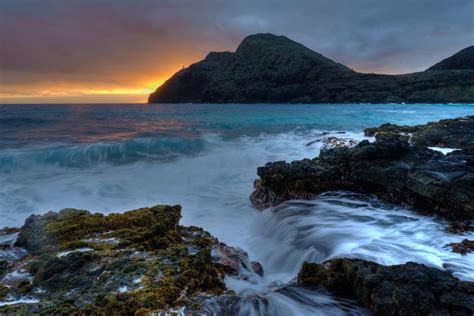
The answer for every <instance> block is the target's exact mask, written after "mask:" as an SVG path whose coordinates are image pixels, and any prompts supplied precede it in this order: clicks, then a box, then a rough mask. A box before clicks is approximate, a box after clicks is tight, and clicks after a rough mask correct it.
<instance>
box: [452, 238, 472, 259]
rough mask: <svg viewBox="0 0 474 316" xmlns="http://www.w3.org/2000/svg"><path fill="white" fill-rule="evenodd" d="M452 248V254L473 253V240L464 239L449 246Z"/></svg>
mask: <svg viewBox="0 0 474 316" xmlns="http://www.w3.org/2000/svg"><path fill="white" fill-rule="evenodd" d="M449 245H450V246H451V248H453V252H457V253H460V254H462V255H466V254H467V253H468V252H471V251H474V240H469V239H464V240H463V241H461V242H455V243H451V244H449Z"/></svg>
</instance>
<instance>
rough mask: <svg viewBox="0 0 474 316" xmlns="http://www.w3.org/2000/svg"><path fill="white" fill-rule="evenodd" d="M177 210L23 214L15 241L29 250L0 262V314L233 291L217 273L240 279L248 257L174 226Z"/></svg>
mask: <svg viewBox="0 0 474 316" xmlns="http://www.w3.org/2000/svg"><path fill="white" fill-rule="evenodd" d="M180 210H181V207H180V206H179V205H176V206H165V205H158V206H154V207H150V208H142V209H138V210H133V211H129V212H125V213H123V214H110V215H107V216H105V215H103V214H92V213H89V212H87V211H83V210H74V209H66V210H63V211H61V212H59V213H54V212H50V213H47V214H45V215H32V216H30V217H29V218H28V219H27V220H26V221H25V224H24V226H23V227H22V228H21V230H20V232H19V235H18V238H17V240H16V243H15V246H16V247H24V249H26V250H27V251H28V252H29V254H30V255H29V256H28V257H26V258H23V259H21V260H16V261H11V262H7V261H0V313H2V314H3V313H5V314H20V315H21V314H23V315H30V314H32V313H33V314H63V315H64V314H78V315H79V314H114V313H115V314H123V315H125V314H132V315H133V314H138V315H146V314H149V313H151V312H160V311H163V310H171V309H173V308H178V307H179V308H184V307H187V306H188V305H192V308H193V309H199V308H200V307H199V306H196V304H198V303H199V302H204V301H202V300H199V299H198V298H200V297H218V296H219V295H223V294H226V295H227V296H229V297H232V296H234V295H235V294H234V293H233V292H232V291H228V290H227V289H226V287H225V284H224V277H225V276H226V275H232V276H233V277H237V278H245V277H246V276H245V275H243V274H241V271H244V270H245V269H241V267H242V265H244V264H247V265H248V266H249V267H250V268H253V267H254V264H252V262H251V261H249V259H248V257H247V254H246V253H245V252H243V251H242V250H240V249H234V248H232V247H229V246H227V245H225V244H222V243H219V241H218V240H217V239H216V238H214V237H213V236H211V235H210V234H209V233H208V232H206V231H204V230H202V229H201V228H198V227H193V226H191V227H184V226H180V225H179V219H180V218H181V212H180ZM257 268H258V265H255V269H256V270H257ZM262 273H263V272H262Z"/></svg>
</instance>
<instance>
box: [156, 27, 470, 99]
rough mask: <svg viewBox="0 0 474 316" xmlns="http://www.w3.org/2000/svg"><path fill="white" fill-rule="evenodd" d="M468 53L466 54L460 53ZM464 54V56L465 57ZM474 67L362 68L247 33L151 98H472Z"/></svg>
mask: <svg viewBox="0 0 474 316" xmlns="http://www.w3.org/2000/svg"><path fill="white" fill-rule="evenodd" d="M462 56H464V55H462ZM462 56H461V57H462ZM473 87H474V69H472V68H470V69H467V70H442V71H426V72H419V73H413V74H408V75H395V76H394V75H378V74H362V73H358V72H355V71H352V70H351V69H349V68H347V67H346V66H344V65H342V64H339V63H336V62H334V61H332V60H330V59H328V58H326V57H324V56H322V55H321V54H319V53H316V52H314V51H312V50H310V49H309V48H307V47H305V46H303V45H301V44H299V43H296V42H294V41H292V40H290V39H288V38H286V37H285V36H275V35H272V34H256V35H251V36H248V37H246V38H245V39H244V40H243V41H242V43H241V44H240V45H239V47H238V48H237V50H236V51H235V53H231V52H221V53H216V52H211V53H209V55H208V56H207V57H206V58H205V59H204V60H202V61H200V62H198V63H195V64H193V65H191V66H189V67H188V68H186V69H183V70H180V71H179V72H177V73H176V74H175V75H173V76H172V77H171V78H170V79H169V80H167V81H166V82H165V83H164V84H163V85H161V86H160V87H158V88H157V89H156V91H155V92H153V93H152V94H151V95H150V96H149V99H148V102H149V103H187V102H195V103H350V102H368V103H391V102H398V103H400V102H412V103H413V102H431V103H435V102H465V103H469V102H474V89H473Z"/></svg>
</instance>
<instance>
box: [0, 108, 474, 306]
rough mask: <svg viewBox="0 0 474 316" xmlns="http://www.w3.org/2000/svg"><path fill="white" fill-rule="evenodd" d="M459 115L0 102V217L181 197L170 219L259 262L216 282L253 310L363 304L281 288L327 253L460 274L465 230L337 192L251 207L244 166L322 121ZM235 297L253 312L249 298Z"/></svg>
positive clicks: (250, 176) (350, 134) (294, 155)
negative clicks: (242, 276) (251, 270)
mask: <svg viewBox="0 0 474 316" xmlns="http://www.w3.org/2000/svg"><path fill="white" fill-rule="evenodd" d="M464 115H474V105H458V104H453V105H441V104H440V105H427V104H406V105H405V104H404V105H401V104H385V105H381V104H380V105H377V104H370V105H369V104H344V105H342V104H341V105H324V104H320V105H309V104H308V105H306V104H305V105H303V104H293V105H290V104H252V105H250V104H248V105H246V104H163V105H138V104H117V105H104V104H97V105H92V104H87V105H80V104H78V105H45V104H42V105H0V227H2V226H19V225H21V224H22V223H23V222H24V220H25V218H27V217H28V216H29V215H31V214H39V213H44V212H47V211H49V210H53V211H58V210H60V209H63V208H79V209H87V210H90V211H94V212H103V213H110V212H122V211H126V210H130V209H134V208H139V207H144V206H151V205H155V204H181V205H182V206H183V210H182V213H183V218H182V220H181V223H182V224H183V225H195V226H201V227H203V228H205V229H206V230H208V231H209V232H211V233H212V234H213V235H214V236H216V237H217V238H219V240H220V241H222V242H225V243H227V244H229V245H232V246H237V247H240V248H242V249H244V250H245V251H246V252H248V254H249V257H250V259H251V260H257V261H259V262H261V263H262V265H263V268H264V271H265V276H264V277H263V278H259V279H255V280H246V281H243V280H240V281H238V280H234V279H229V280H227V285H228V287H229V288H232V289H234V290H235V291H236V292H237V293H239V294H241V295H242V296H243V297H247V296H248V297H251V296H253V297H255V296H257V297H259V298H265V300H266V301H267V302H269V303H268V306H267V308H269V310H265V311H263V312H270V313H271V312H272V311H278V313H282V314H285V312H286V313H287V315H288V313H289V314H308V313H313V314H318V313H319V314H325V313H326V314H327V313H331V314H347V313H352V314H364V311H363V310H359V309H356V308H355V307H351V306H352V305H351V304H350V303H347V302H335V301H334V300H333V299H332V298H331V297H330V296H328V295H327V294H324V293H319V292H311V291H308V290H302V289H299V288H292V289H290V290H289V289H288V288H286V289H285V290H283V288H284V286H285V284H287V283H288V282H291V281H292V280H293V279H294V277H295V276H296V274H297V272H298V270H299V268H300V266H301V264H302V263H303V262H304V261H306V260H308V261H313V262H322V261H324V260H328V259H331V258H336V257H351V258H362V259H367V260H372V261H376V262H379V263H382V264H397V263H404V262H407V261H415V262H419V263H424V264H426V265H429V266H434V267H438V268H441V269H446V270H449V271H452V272H453V273H454V275H456V276H457V277H459V278H461V279H464V280H471V281H473V280H474V254H469V255H466V256H461V255H459V254H455V253H452V252H451V251H450V249H449V247H447V246H446V244H448V243H450V242H459V241H461V240H462V239H464V238H470V239H474V234H471V235H462V236H461V235H455V234H448V233H447V232H446V231H445V226H446V223H445V222H444V221H443V220H442V219H438V218H434V217H426V216H421V215H418V214H416V213H414V212H413V211H411V210H410V209H406V208H404V207H401V206H396V205H391V204H387V203H384V202H382V201H380V200H378V199H377V198H375V197H373V196H366V195H360V194H354V193H349V192H328V193H325V194H323V195H321V196H319V197H318V198H317V199H315V200H308V201H289V202H287V203H284V204H283V205H282V206H281V207H279V208H277V209H267V210H263V211H258V210H256V209H254V208H253V207H252V205H251V204H250V201H249V195H250V193H251V192H252V190H253V180H254V179H255V178H256V177H257V175H256V170H257V167H258V166H261V165H264V164H265V163H266V162H268V161H277V160H287V161H291V160H296V159H302V158H305V157H308V158H313V157H316V156H317V155H318V154H319V151H320V149H321V146H323V144H322V143H321V142H314V141H315V140H320V139H323V138H324V137H326V136H327V134H328V133H329V135H334V136H337V137H343V138H352V139H355V140H361V139H364V138H365V137H364V135H363V129H364V128H366V127H375V126H378V125H380V124H383V123H396V124H407V125H413V124H421V123H426V122H428V121H437V120H439V119H445V118H453V117H459V116H464ZM296 297H300V299H297V298H296ZM347 304H348V305H347ZM271 308H273V309H274V310H272V309H271ZM242 310H247V311H249V313H250V314H252V313H254V314H262V311H261V310H255V306H254V304H253V303H251V302H250V301H249V303H248V305H247V306H245V308H243V309H242Z"/></svg>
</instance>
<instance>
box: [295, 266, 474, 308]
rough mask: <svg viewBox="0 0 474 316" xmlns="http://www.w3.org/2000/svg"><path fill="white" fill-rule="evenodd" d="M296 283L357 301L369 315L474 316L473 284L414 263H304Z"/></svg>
mask: <svg viewBox="0 0 474 316" xmlns="http://www.w3.org/2000/svg"><path fill="white" fill-rule="evenodd" d="M298 284H299V285H301V286H305V287H317V286H324V287H325V288H326V289H327V290H328V291H330V292H331V293H333V294H334V295H337V296H340V297H347V298H352V299H357V300H358V301H359V302H360V303H361V304H362V305H364V306H365V307H367V308H368V309H369V310H370V312H371V313H372V314H373V315H380V316H383V315H466V316H467V315H472V313H473V311H474V283H472V282H462V281H460V280H458V279H457V278H455V277H453V276H451V275H450V274H449V273H447V272H444V271H441V270H439V269H434V268H430V267H427V266H424V265H421V264H417V263H414V262H408V263H405V264H402V265H394V266H382V265H379V264H376V263H374V262H368V261H365V260H357V259H334V260H331V261H328V262H325V263H323V264H316V263H304V264H303V267H302V268H301V270H300V273H299V274H298Z"/></svg>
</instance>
